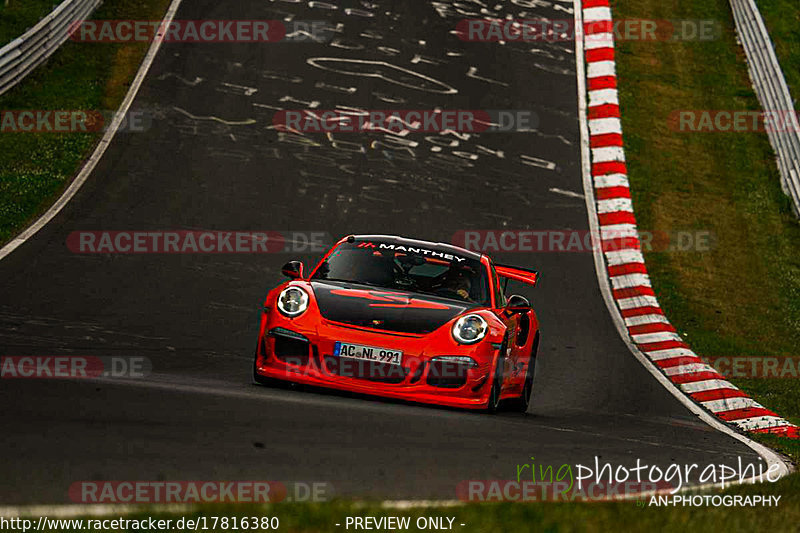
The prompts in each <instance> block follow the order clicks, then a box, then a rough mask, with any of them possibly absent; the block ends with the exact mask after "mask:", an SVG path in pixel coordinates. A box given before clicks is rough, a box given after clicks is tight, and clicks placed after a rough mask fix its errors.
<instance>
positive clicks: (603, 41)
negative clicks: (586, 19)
mask: <svg viewBox="0 0 800 533" xmlns="http://www.w3.org/2000/svg"><path fill="white" fill-rule="evenodd" d="M599 48H614V34H613V33H593V34H591V35H587V36H586V49H587V50H597V49H599Z"/></svg>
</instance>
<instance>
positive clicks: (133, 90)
mask: <svg viewBox="0 0 800 533" xmlns="http://www.w3.org/2000/svg"><path fill="white" fill-rule="evenodd" d="M180 5H181V0H172V3H171V4H170V5H169V8H168V9H167V13H166V15H164V20H163V21H162V23H161V26H160V28H161V29H160V30H159V33H157V34H156V38H155V39H154V40H153V43H152V44H151V45H150V49H149V50H147V55H145V57H144V60H143V61H142V65H141V66H140V67H139V71H138V72H137V73H136V77H135V78H134V79H133V83H131V87H130V89H128V94H126V95H125V99H124V100H123V101H122V104H121V105H120V106H119V110H118V111H117V113H115V114H114V120H113V121H112V122H111V126H109V128H108V130H106V132H105V134H104V135H103V138H102V139H100V142H99V143H98V144H97V147H95V149H94V152H92V155H91V156H90V157H89V159H87V160H86V163H85V164H84V165H83V168H81V170H80V172H78V175H77V176H76V177H75V179H74V180H72V183H71V184H70V185H69V187H67V190H66V191H64V194H62V195H61V197H60V198H59V199H58V200H56V203H54V204H53V205H52V206H51V207H50V209H48V210H47V211H46V212H45V213H44V214H43V215H42V216H40V217H39V218H38V219H37V220H36V221H35V222H33V224H31V225H30V226H28V227H27V228H25V230H24V231H23V232H22V233H20V234H19V235H17V236H16V238H14V239H13V240H11V242H9V243H8V244H6V245H5V246H3V247H2V248H0V261H1V260H2V259H3V258H4V257H6V256H7V255H8V254H10V253H11V252H13V251H14V250H16V249H17V247H18V246H20V245H21V244H22V243H24V242H25V241H27V240H28V239H30V238H31V237H33V236H34V235H35V234H36V232H38V231H39V230H40V229H42V228H43V227H44V226H45V225H46V224H47V223H48V222H50V221H51V220H53V218H54V217H55V216H56V215H57V214H58V213H59V212H60V211H61V210H62V209H64V206H66V205H67V204H68V203H69V202H70V200H72V198H74V197H75V195H76V194H77V192H78V191H79V190H80V188H81V187H82V186H83V184H84V183H86V180H87V179H88V178H89V175H90V174H91V173H92V171H93V170H94V168H95V167H96V166H97V163H98V162H99V161H100V159H101V158H102V157H103V154H104V153H105V152H106V149H108V147H109V145H110V144H111V141H112V139H113V138H114V135H116V134H117V130H119V127H120V125H121V124H122V122H123V120H125V118H126V115H127V113H128V109H130V107H131V104H132V103H133V99H134V98H136V94H137V93H138V92H139V89H140V88H141V86H142V82H144V78H145V76H147V72H148V71H149V70H150V66H151V65H152V64H153V60H154V59H155V58H156V54H157V53H158V49H159V48H161V43H162V40H161V39H160V37H163V35H164V30H165V29H166V28H168V27H169V25H170V23H171V22H172V19H173V18H174V17H175V12H176V11H177V10H178V7H179V6H180Z"/></svg>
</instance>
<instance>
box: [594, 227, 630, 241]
mask: <svg viewBox="0 0 800 533" xmlns="http://www.w3.org/2000/svg"><path fill="white" fill-rule="evenodd" d="M628 237H637V238H638V237H639V231H638V230H637V228H636V224H610V225H608V226H600V238H601V239H602V240H604V241H607V240H608V239H624V238H628Z"/></svg>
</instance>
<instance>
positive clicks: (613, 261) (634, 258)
mask: <svg viewBox="0 0 800 533" xmlns="http://www.w3.org/2000/svg"><path fill="white" fill-rule="evenodd" d="M606 260H607V261H608V264H609V265H611V266H618V265H627V264H629V263H644V256H643V255H642V252H640V251H639V250H619V251H613V252H606ZM644 305H648V304H641V305H637V306H635V307H643V306H644ZM654 305H655V306H656V307H657V306H658V302H656V303H655V304H654ZM623 309H625V308H624V307H623Z"/></svg>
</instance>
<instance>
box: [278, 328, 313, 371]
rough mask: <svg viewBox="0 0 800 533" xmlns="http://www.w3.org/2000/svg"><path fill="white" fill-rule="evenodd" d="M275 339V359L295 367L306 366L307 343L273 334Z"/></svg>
mask: <svg viewBox="0 0 800 533" xmlns="http://www.w3.org/2000/svg"><path fill="white" fill-rule="evenodd" d="M273 338H274V339H275V352H274V353H275V357H276V358H278V359H280V360H281V361H283V362H284V363H289V364H292V365H297V366H305V365H307V364H308V350H309V343H308V341H303V340H300V339H295V338H292V337H287V336H285V335H281V334H274V333H273Z"/></svg>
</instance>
